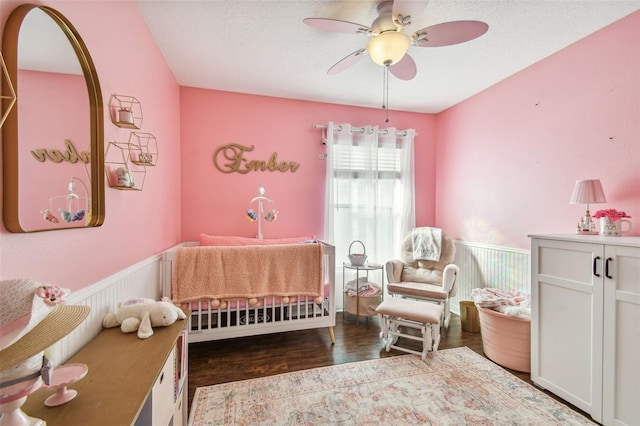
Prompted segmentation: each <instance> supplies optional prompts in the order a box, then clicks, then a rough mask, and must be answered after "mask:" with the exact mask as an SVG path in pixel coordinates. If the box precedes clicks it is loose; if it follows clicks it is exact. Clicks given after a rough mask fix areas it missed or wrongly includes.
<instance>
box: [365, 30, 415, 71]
mask: <svg viewBox="0 0 640 426" xmlns="http://www.w3.org/2000/svg"><path fill="white" fill-rule="evenodd" d="M410 43H411V40H410V39H409V36H408V35H406V34H405V33H402V32H398V31H385V32H383V33H382V34H380V35H377V36H375V37H373V38H372V39H371V40H369V44H368V45H367V52H368V53H369V56H371V59H372V60H373V62H375V63H376V64H379V65H384V66H389V65H393V64H395V63H396V62H398V61H399V60H400V59H402V57H403V56H404V54H405V53H407V49H408V48H409V44H410Z"/></svg>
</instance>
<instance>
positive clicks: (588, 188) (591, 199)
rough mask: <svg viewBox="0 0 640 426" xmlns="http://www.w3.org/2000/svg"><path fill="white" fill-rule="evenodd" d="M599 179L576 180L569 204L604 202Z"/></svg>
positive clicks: (604, 198) (605, 200)
mask: <svg viewBox="0 0 640 426" xmlns="http://www.w3.org/2000/svg"><path fill="white" fill-rule="evenodd" d="M606 202H607V199H606V197H605V196H604V191H603V190H602V184H601V183H600V179H585V180H577V181H576V183H575V185H574V186H573V193H572V194H571V201H569V204H593V203H606Z"/></svg>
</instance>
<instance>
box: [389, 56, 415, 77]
mask: <svg viewBox="0 0 640 426" xmlns="http://www.w3.org/2000/svg"><path fill="white" fill-rule="evenodd" d="M389 71H391V74H393V75H395V76H396V77H397V78H399V79H400V80H411V79H412V78H413V77H415V76H416V73H417V72H418V68H417V67H416V63H415V61H414V60H413V58H412V57H411V56H409V54H408V53H405V55H404V56H403V57H402V59H400V60H399V61H398V62H396V63H395V64H393V65H391V66H390V67H389Z"/></svg>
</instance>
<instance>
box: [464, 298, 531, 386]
mask: <svg viewBox="0 0 640 426" xmlns="http://www.w3.org/2000/svg"><path fill="white" fill-rule="evenodd" d="M477 309H478V314H479V316H480V332H481V333H482V346H483V349H484V354H485V355H486V356H487V358H489V359H490V360H491V361H493V362H495V363H496V364H499V365H501V366H503V367H506V368H509V369H511V370H516V371H521V372H524V373H529V372H531V320H530V319H528V318H518V317H514V316H511V315H506V314H503V313H501V312H498V311H494V310H492V309H489V308H482V307H480V306H477Z"/></svg>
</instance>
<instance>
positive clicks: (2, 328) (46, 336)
mask: <svg viewBox="0 0 640 426" xmlns="http://www.w3.org/2000/svg"><path fill="white" fill-rule="evenodd" d="M68 293H69V291H68V290H65V289H61V288H59V287H57V286H52V285H43V284H41V283H38V282H37V281H34V280H30V279H15V280H6V281H0V388H3V387H5V386H6V385H8V384H9V381H10V380H14V379H15V377H16V376H20V375H24V373H25V372H27V371H32V370H33V365H32V364H33V360H34V359H35V360H36V361H38V362H39V364H40V365H41V364H42V362H41V358H42V357H37V356H38V355H40V354H41V353H42V352H44V351H45V349H47V348H48V347H50V346H51V345H53V344H54V343H55V342H57V341H58V340H60V339H61V338H63V337H64V336H66V335H67V334H69V333H70V332H71V331H72V330H73V329H74V328H76V327H77V326H78V325H79V324H80V323H81V322H82V321H84V319H85V318H86V317H87V315H89V307H88V306H80V305H66V304H64V297H66V296H67V295H68ZM29 364H31V365H29Z"/></svg>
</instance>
